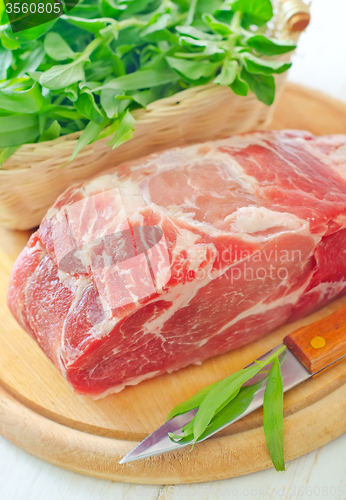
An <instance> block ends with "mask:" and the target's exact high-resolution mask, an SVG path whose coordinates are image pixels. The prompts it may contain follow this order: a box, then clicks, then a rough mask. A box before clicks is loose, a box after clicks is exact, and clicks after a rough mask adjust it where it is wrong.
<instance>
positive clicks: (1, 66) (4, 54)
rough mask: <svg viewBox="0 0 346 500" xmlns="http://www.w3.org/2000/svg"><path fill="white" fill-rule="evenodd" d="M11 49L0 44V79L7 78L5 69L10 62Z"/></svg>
mask: <svg viewBox="0 0 346 500" xmlns="http://www.w3.org/2000/svg"><path fill="white" fill-rule="evenodd" d="M12 58H13V57H12V51H11V50H8V49H5V48H4V47H1V46H0V80H5V79H6V78H7V70H8V68H9V67H10V66H11V63H12Z"/></svg>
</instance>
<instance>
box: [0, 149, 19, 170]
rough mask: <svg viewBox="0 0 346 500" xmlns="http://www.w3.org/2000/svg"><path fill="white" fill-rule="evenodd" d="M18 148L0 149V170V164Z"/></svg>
mask: <svg viewBox="0 0 346 500" xmlns="http://www.w3.org/2000/svg"><path fill="white" fill-rule="evenodd" d="M18 148H19V146H10V147H8V148H1V149H0V168H1V167H2V164H3V163H4V162H5V161H6V160H8V159H9V158H10V157H11V156H12V155H13V154H14V153H15V152H16V151H17V149H18Z"/></svg>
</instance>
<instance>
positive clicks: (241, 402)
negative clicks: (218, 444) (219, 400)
mask: <svg viewBox="0 0 346 500" xmlns="http://www.w3.org/2000/svg"><path fill="white" fill-rule="evenodd" d="M266 378H267V377H264V378H263V380H261V381H260V382H258V383H256V384H252V385H247V386H245V387H242V388H241V389H240V391H239V393H238V394H237V396H236V397H235V398H234V399H232V400H231V401H230V402H229V403H228V404H227V405H226V406H225V407H224V408H222V409H221V410H220V411H219V412H218V413H217V414H216V415H215V416H214V417H213V418H212V420H211V422H210V424H209V425H208V427H207V428H206V430H205V431H204V432H203V433H202V434H201V436H200V438H199V440H201V439H205V438H206V437H208V436H210V435H211V434H213V433H214V432H215V431H217V430H219V429H221V428H222V427H224V426H225V425H226V424H228V423H229V422H233V421H234V420H236V419H237V418H238V417H241V415H243V413H244V412H245V411H246V410H247V409H248V407H249V406H250V404H251V403H252V401H253V398H254V396H255V394H256V392H257V391H258V390H259V389H260V388H261V386H262V385H263V384H264V382H265V380H266Z"/></svg>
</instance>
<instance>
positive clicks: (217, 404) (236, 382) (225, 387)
mask: <svg viewBox="0 0 346 500" xmlns="http://www.w3.org/2000/svg"><path fill="white" fill-rule="evenodd" d="M261 368H262V365H254V366H249V367H248V368H244V369H243V370H240V371H239V372H236V373H232V375H230V376H229V377H227V378H225V379H224V380H221V381H220V382H219V383H218V384H217V385H216V386H215V387H214V388H213V389H212V390H211V391H210V392H209V393H208V394H207V396H206V397H205V398H204V399H203V401H202V402H201V404H200V406H199V409H198V411H197V413H196V416H195V418H194V427H193V437H194V441H197V439H198V438H199V437H200V436H201V434H202V433H203V432H204V431H205V429H206V428H207V426H208V425H209V423H210V421H211V419H212V418H213V417H214V415H215V414H216V413H217V411H218V409H219V408H220V409H221V408H223V405H224V403H225V401H228V402H229V401H230V400H231V399H233V398H234V397H235V396H236V395H237V394H238V392H239V389H240V387H241V386H242V385H243V384H244V383H245V382H246V381H247V380H249V379H250V378H252V377H253V376H255V375H256V374H257V373H258V372H259V371H260V370H261Z"/></svg>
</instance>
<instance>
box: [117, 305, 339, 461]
mask: <svg viewBox="0 0 346 500" xmlns="http://www.w3.org/2000/svg"><path fill="white" fill-rule="evenodd" d="M283 345H285V346H286V347H287V349H285V350H284V351H283V352H282V353H281V354H280V355H279V356H278V359H279V362H280V368H281V375H282V381H283V388H284V392H286V391H288V390H289V389H292V388H293V387H295V386H296V385H298V384H300V383H302V382H304V381H305V380H308V379H309V378H312V377H316V376H318V375H320V374H321V373H323V372H324V371H326V370H327V369H329V368H331V367H332V366H335V365H336V364H337V363H339V362H340V361H342V360H343V359H344V358H346V306H344V307H342V308H341V309H339V310H338V311H336V312H335V313H333V314H331V315H330V316H327V317H326V318H323V319H321V320H319V321H317V322H316V323H312V324H311V325H308V326H305V327H302V328H299V329H298V330H295V331H294V332H292V333H290V334H289V335H287V336H286V337H285V338H284V340H283V344H280V345H278V346H277V347H275V348H274V349H271V350H270V351H268V352H267V353H266V354H264V355H263V356H261V357H260V358H258V361H263V360H265V359H266V358H268V357H269V356H270V355H272V354H273V353H274V352H275V351H277V350H279V349H280V348H281V347H282V346H283ZM254 364H255V362H253V363H250V365H248V366H252V365H254ZM271 365H272V364H271V363H270V364H268V365H267V366H265V367H264V368H263V369H262V370H261V371H260V372H258V373H257V374H256V375H255V376H254V377H252V378H251V379H250V380H248V381H247V382H246V383H245V384H244V385H243V387H246V386H249V390H250V391H252V394H251V398H252V396H253V398H252V400H251V402H250V404H248V402H247V403H246V402H245V407H244V408H243V409H242V410H240V411H241V413H240V414H234V413H233V414H232V415H230V418H229V421H227V422H226V423H225V422H224V421H223V422H222V425H220V426H218V425H217V422H216V425H215V424H214V425H213V426H211V429H210V431H209V432H208V433H207V435H204V437H203V438H201V439H199V440H197V442H196V443H200V442H201V441H204V440H205V439H208V438H209V437H210V436H212V435H213V434H215V433H217V432H219V431H220V430H221V429H223V428H225V427H227V426H228V425H230V424H232V423H233V422H236V421H237V420H240V419H241V418H243V417H244V416H245V415H248V414H249V413H251V412H253V411H254V410H256V409H257V408H259V407H260V406H262V404H263V397H264V391H265V388H266V385H267V379H268V373H269V371H270V368H271ZM246 368H247V367H246ZM250 386H251V387H250ZM197 410H198V408H194V409H192V410H190V411H188V412H186V413H183V414H182V415H177V416H176V417H173V418H171V419H170V420H168V421H167V422H165V423H164V424H163V425H161V427H159V428H158V429H156V430H155V431H154V432H153V433H152V434H150V435H149V436H148V437H146V438H145V439H144V440H143V441H142V442H141V443H139V444H138V445H137V446H136V447H135V448H134V449H133V450H132V451H130V453H128V454H127V455H126V456H125V457H124V458H123V459H122V460H121V461H120V462H119V463H120V464H125V463H128V462H134V461H136V460H141V459H143V458H148V457H151V456H154V455H159V454H161V453H165V452H168V451H174V450H176V449H178V448H182V447H184V446H188V445H190V446H191V443H192V441H189V442H184V443H181V442H174V441H172V440H171V439H170V438H169V435H168V433H174V434H180V433H181V432H182V428H183V427H184V426H185V425H187V424H188V423H189V422H191V420H192V419H193V417H194V416H195V415H196V413H197Z"/></svg>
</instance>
